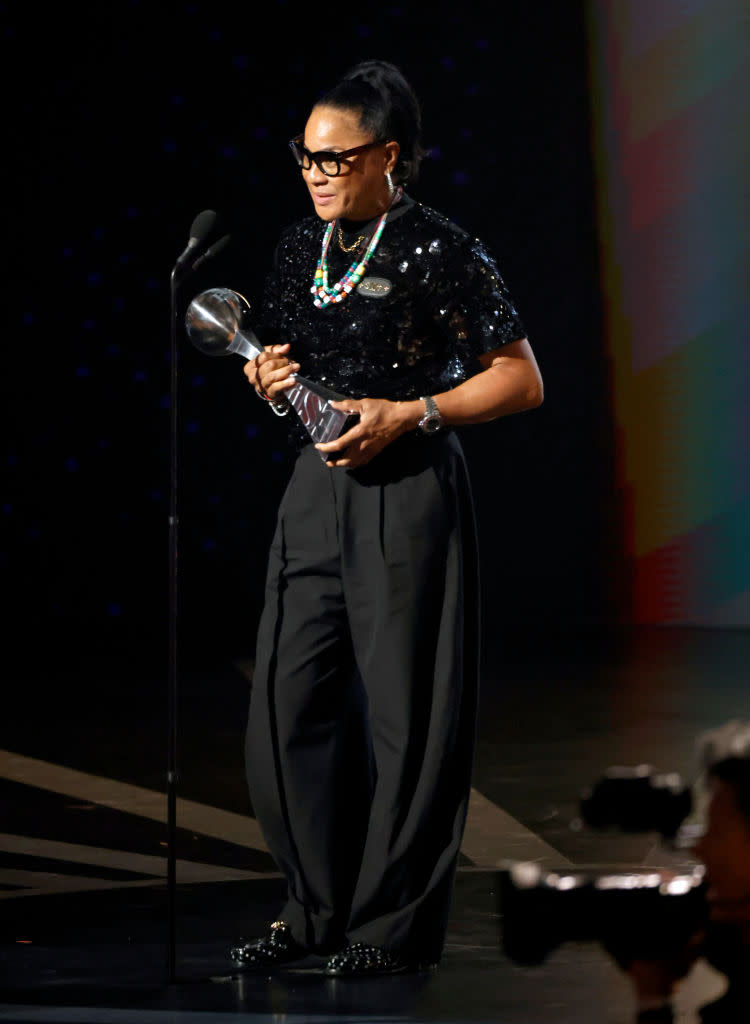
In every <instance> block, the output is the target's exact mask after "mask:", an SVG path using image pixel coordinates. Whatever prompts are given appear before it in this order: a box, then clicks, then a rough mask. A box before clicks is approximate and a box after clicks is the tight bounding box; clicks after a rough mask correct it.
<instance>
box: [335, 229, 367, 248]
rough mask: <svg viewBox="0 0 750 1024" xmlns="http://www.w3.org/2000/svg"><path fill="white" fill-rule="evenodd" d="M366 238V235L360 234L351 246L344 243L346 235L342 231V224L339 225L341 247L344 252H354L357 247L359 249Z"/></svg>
mask: <svg viewBox="0 0 750 1024" xmlns="http://www.w3.org/2000/svg"><path fill="white" fill-rule="evenodd" d="M364 240H365V236H364V235H360V236H359V238H358V239H357V241H356V242H353V243H352V244H351V245H350V246H346V245H344V236H343V235H342V233H341V225H339V249H341V251H342V252H354V250H355V249H358V248H359V246H360V245H362V243H363V242H364Z"/></svg>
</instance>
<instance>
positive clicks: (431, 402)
mask: <svg viewBox="0 0 750 1024" xmlns="http://www.w3.org/2000/svg"><path fill="white" fill-rule="evenodd" d="M420 401H422V402H424V407H425V414H424V416H423V417H422V419H421V420H420V421H419V428H420V430H422V431H423V433H425V434H435V433H437V431H438V430H440V428H441V427H442V425H443V417H442V416H441V415H440V410H439V409H438V407H437V402H436V401H435V399H434V398H433V397H432V395H422V396H421V399H420Z"/></svg>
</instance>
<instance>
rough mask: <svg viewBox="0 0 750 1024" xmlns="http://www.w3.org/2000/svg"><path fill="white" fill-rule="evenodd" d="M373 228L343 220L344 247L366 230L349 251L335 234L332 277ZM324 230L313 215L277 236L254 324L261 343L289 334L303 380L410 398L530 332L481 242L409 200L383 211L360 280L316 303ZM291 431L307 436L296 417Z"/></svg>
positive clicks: (455, 379)
mask: <svg viewBox="0 0 750 1024" xmlns="http://www.w3.org/2000/svg"><path fill="white" fill-rule="evenodd" d="M376 224H377V220H375V221H372V222H369V223H367V224H347V223H344V224H343V225H342V227H343V228H344V232H343V241H344V244H345V245H346V246H347V247H349V246H350V245H351V244H352V243H354V242H356V240H357V238H359V237H360V236H363V237H364V241H363V242H362V244H361V246H360V247H359V248H358V249H357V250H355V251H354V252H350V253H344V252H343V251H342V250H341V248H340V246H339V242H338V232H337V231H336V232H334V236H333V237H332V239H331V243H330V245H329V247H328V282H329V285H333V284H334V283H335V282H336V281H338V280H339V279H340V278H341V277H343V275H344V273H345V272H346V271H347V269H348V268H349V266H350V265H351V263H352V261H353V259H354V257H355V256H357V255H361V253H362V252H363V251H364V249H365V248H366V245H367V242H368V241H369V238H370V237H371V234H372V231H373V230H374V227H375V225H376ZM325 229H326V224H325V223H324V222H323V221H322V220H321V219H320V218H319V217H317V216H314V215H313V216H310V217H307V218H305V219H304V220H302V221H300V222H299V223H297V224H294V225H292V226H291V227H290V228H287V230H286V231H285V232H284V233H283V234H282V237H281V239H280V241H279V243H278V246H277V249H276V254H275V261H274V269H273V271H272V272H271V274H270V275H269V276H268V278H267V281H266V288H265V293H264V298H263V308H262V313H261V319H260V322H259V323H258V324H257V333H258V336H259V337H260V339H261V340H262V342H263V344H265V345H270V344H275V343H282V342H289V344H290V351H289V356H290V358H291V359H294V360H296V361H297V362H298V363H300V373H301V374H303V375H304V376H305V377H307V378H308V379H310V380H314V381H318V382H319V383H321V384H324V385H325V386H326V387H328V388H331V389H332V390H333V391H337V392H339V393H341V394H343V395H347V396H351V397H353V398H365V397H367V398H389V399H392V400H408V399H414V398H419V397H420V396H422V395H432V394H439V393H440V392H441V391H447V390H449V389H450V388H453V387H456V385H458V384H461V383H462V382H463V381H465V380H467V379H468V378H469V377H471V376H473V375H474V374H476V373H478V372H479V371H480V370H481V366H480V364H479V362H478V356H480V355H482V354H483V353H485V352H491V351H493V350H494V349H497V348H500V346H502V345H506V344H508V343H509V342H512V341H517V340H518V339H520V338H523V337H525V335H526V331H525V329H524V326H523V324H522V322H521V320H520V318H519V316H518V313H517V312H516V309H515V307H514V306H513V303H512V301H511V299H510V297H509V295H508V292H507V290H506V287H505V284H504V283H503V280H502V278H501V276H500V273H499V271H498V269H497V266H496V264H495V262H494V260H493V259H492V257H491V256H490V255H489V254H488V252H487V250H486V249H485V248H484V246H483V245H482V244H481V242H480V241H479V240H478V239H476V238H472V237H471V236H470V235H468V234H467V233H466V232H465V231H463V230H462V229H461V228H459V227H458V226H457V225H456V224H453V223H452V222H451V221H449V220H448V219H447V218H446V217H444V216H442V215H441V214H439V213H437V212H435V211H434V210H432V209H430V208H429V207H426V206H423V205H422V204H420V203H416V202H414V201H412V200H411V199H409V198H408V197H406V196H404V197H403V198H402V200H401V202H400V203H399V204H398V206H395V207H394V208H393V209H392V211H391V213H390V214H389V217H388V221H387V223H386V225H385V230H384V231H383V234H382V236H381V239H380V243H379V244H378V247H377V249H376V250H375V253H374V254H373V256H372V258H371V260H370V262H369V264H368V267H367V273H366V274H365V277H364V278H363V280H362V281H361V282H360V285H359V287H358V288H357V289H355V290H354V291H352V292H351V293H350V294H349V295H347V296H346V298H345V299H344V300H343V301H342V302H340V303H331V304H330V305H328V306H327V307H325V308H324V309H318V308H316V307H315V306H314V305H313V298H314V296H313V294H312V292H311V290H310V289H311V287H312V283H313V275H314V273H315V267H316V264H317V261H318V258H319V256H320V250H321V244H322V239H323V234H324V232H325ZM347 229H348V230H347ZM294 419H296V417H295V418H294ZM297 428H298V429H297ZM293 434H294V437H293V441H294V442H295V443H296V445H297V446H301V445H302V444H304V443H305V442H306V441H307V440H309V438H308V437H307V435H306V432H305V431H304V428H302V426H301V424H296V423H295V424H294V429H293Z"/></svg>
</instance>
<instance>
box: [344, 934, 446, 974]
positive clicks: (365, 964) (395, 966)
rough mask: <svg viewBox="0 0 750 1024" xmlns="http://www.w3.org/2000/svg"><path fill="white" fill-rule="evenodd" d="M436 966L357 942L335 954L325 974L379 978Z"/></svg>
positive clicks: (430, 968)
mask: <svg viewBox="0 0 750 1024" xmlns="http://www.w3.org/2000/svg"><path fill="white" fill-rule="evenodd" d="M436 966H437V965H436V964H431V963H421V962H420V961H417V960H411V959H407V958H405V957H400V956H398V955H397V954H396V953H390V952H389V951H388V950H387V949H383V948H382V947H381V946H371V945H370V944H369V943H367V942H355V943H354V944H353V945H351V946H347V947H346V949H342V951H341V952H340V953H334V955H333V956H332V957H331V958H330V959H329V961H328V963H327V964H326V966H325V973H326V974H327V975H328V976H329V977H332V978H365V977H366V978H377V977H380V976H381V975H384V974H407V973H410V972H414V971H428V970H432V968H434V967H436Z"/></svg>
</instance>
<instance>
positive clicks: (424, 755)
mask: <svg viewBox="0 0 750 1024" xmlns="http://www.w3.org/2000/svg"><path fill="white" fill-rule="evenodd" d="M291 145H292V149H293V153H294V155H295V157H296V159H297V161H298V164H299V166H300V169H301V172H302V179H303V181H304V183H305V184H306V186H307V188H308V190H309V192H310V195H311V198H312V201H313V205H314V210H315V214H314V215H313V216H310V217H308V218H306V219H305V220H303V221H301V222H300V223H298V224H296V225H294V226H292V227H291V228H289V229H287V230H286V231H285V232H284V233H283V234H282V236H281V240H280V242H279V245H278V247H277V251H276V259H275V266H274V269H273V272H272V273H271V275H270V276H269V279H268V283H267V289H266V295H265V299H264V312H263V317H262V323H261V324H260V325H259V329H258V333H259V335H260V337H261V340H262V341H263V343H264V345H265V346H266V351H265V352H264V353H263V354H262V355H261V356H259V357H258V358H257V359H256V360H254V361H252V362H249V363H248V364H247V366H246V368H245V372H246V374H247V376H248V378H249V379H250V382H251V383H252V384H253V386H254V387H255V389H256V391H257V392H258V393H259V394H260V396H261V397H262V398H265V399H267V400H269V401H271V402H273V403H274V404H275V405H276V406H277V407H280V408H279V411H281V412H283V411H284V407H283V399H284V391H285V390H286V389H287V388H289V387H291V386H293V384H294V376H293V375H294V374H295V373H296V372H297V371H298V370H300V371H301V372H302V373H303V374H304V375H305V376H306V377H307V378H308V379H311V380H314V381H317V382H319V383H321V384H323V385H325V386H327V387H328V388H331V389H332V390H334V391H337V392H338V393H340V394H343V395H346V396H347V398H346V401H345V402H344V403H340V404H339V408H341V409H348V410H351V411H353V412H354V413H355V414H356V415H357V417H358V419H357V422H356V424H355V426H354V427H352V428H351V429H350V430H348V431H347V432H346V433H345V434H344V435H343V436H342V437H340V438H339V439H338V440H336V441H331V442H329V443H327V444H323V445H313V444H311V443H307V442H309V438H308V437H307V435H306V434H305V432H304V430H303V429H302V427H301V425H300V424H299V423H293V422H292V420H293V414H292V416H290V427H291V429H292V431H293V434H294V436H295V437H296V439H297V441H298V447H299V449H300V451H299V455H298V457H297V460H296V463H295V466H294V469H293V472H292V476H291V480H290V482H289V485H288V488H287V490H286V493H285V495H284V497H283V499H282V502H281V506H280V509H279V517H278V525H277V529H276V534H275V537H274V540H273V544H272V548H271V553H270V559H269V567H268V576H267V584H266V601H265V607H264V611H263V614H262V617H261V622H260V626H259V631H258V641H257V652H256V662H255V675H254V680H253V688H252V697H251V703H250V716H249V724H248V732H247V751H246V754H247V770H248V782H249V786H250V794H251V799H252V803H253V808H254V812H255V814H256V816H257V818H258V821H259V822H260V825H261V827H262V829H263V833H264V835H265V837H266V840H267V842H268V846H269V849H270V850H271V853H272V855H273V857H274V859H275V860H276V862H277V864H278V865H279V868H280V869H281V871H282V872H283V873H284V875H285V876H286V879H287V882H288V899H287V902H286V905H285V906H284V908H283V909H282V910H281V911H280V913H279V919H278V920H277V921H275V922H274V923H273V924H272V925H271V928H270V930H269V932H268V934H267V935H265V936H264V937H263V938H260V939H258V940H256V941H254V942H250V943H246V944H244V945H239V946H237V947H236V948H234V949H233V950H232V957H233V958H234V959H235V960H237V961H239V962H241V963H243V964H246V965H248V966H253V967H259V968H263V969H268V968H269V967H274V966H280V965H284V964H289V963H293V962H294V961H296V960H299V959H301V958H303V957H305V956H306V955H307V954H308V953H318V954H323V955H325V956H327V957H328V958H329V959H328V962H327V966H326V968H325V969H326V972H327V973H328V974H331V975H334V976H342V975H361V974H366V975H379V974H387V973H393V972H396V971H404V970H414V969H418V968H420V967H422V966H425V965H429V964H435V963H437V962H438V960H439V959H440V956H441V952H442V947H443V942H444V938H445V931H446V926H447V918H448V910H449V905H450V897H451V891H452V886H453V878H454V872H455V866H456V862H457V858H458V854H459V849H460V844H461V836H462V832H463V828H464V822H465V818H466V810H467V805H468V798H469V789H470V778H471V765H472V755H473V746H474V733H475V716H476V707H477V686H478V663H479V648H478V644H479V607H478V560H477V552H476V538H475V525H474V514H473V508H472V499H471V492H470V487H469V481H468V478H467V473H466V466H465V463H464V459H463V455H462V451H461V447H460V445H459V442H458V440H457V438H456V436H455V433H454V432H453V429H452V428H453V427H454V426H461V425H463V424H469V423H480V422H484V421H488V420H492V419H494V418H496V417H498V416H505V415H508V414H510V413H516V412H520V411H522V410H524V409H529V408H533V407H534V406H537V405H539V404H540V402H541V400H542V383H541V377H540V374H539V370H538V368H537V365H536V362H535V360H534V356H533V353H532V351H531V348H530V345H529V342H528V340H527V339H526V336H525V333H526V332H525V330H524V328H523V325H522V323H521V321H520V319H519V317H518V314H517V313H516V310H515V308H514V307H513V305H512V302H511V300H510V298H509V296H508V293H507V290H506V288H505V285H504V284H503V281H502V279H501V277H500V275H499V273H498V270H497V267H496V266H495V264H494V262H493V260H492V258H491V257H490V256H489V255H488V253H487V251H486V250H485V248H484V247H483V245H482V244H481V243H480V242H479V241H478V240H477V239H475V238H472V237H470V236H469V235H467V234H466V233H465V232H464V231H463V230H461V229H460V228H458V227H457V226H456V225H455V224H453V223H451V222H450V221H448V220H447V219H446V218H445V217H443V216H442V215H440V214H438V213H436V212H435V211H433V210H431V209H429V208H427V207H424V206H422V205H421V204H419V203H418V202H416V201H414V200H413V199H412V198H411V197H410V196H408V195H407V194H406V192H405V190H404V189H405V186H406V184H407V182H409V183H412V182H413V181H414V180H415V178H416V175H417V170H418V167H419V162H420V160H421V158H422V156H423V150H422V148H421V144H420V110H419V105H418V102H417V100H416V98H415V96H414V93H413V91H412V89H411V87H410V86H409V84H408V83H407V82H406V81H405V79H404V78H403V76H402V74H401V73H400V72H399V71H398V69H396V68H395V67H393V66H392V65H390V64H387V63H385V62H382V61H367V62H364V63H363V64H360V65H357V66H356V67H355V68H353V69H352V70H351V71H350V72H349V73H348V74H347V75H346V76H345V77H344V78H343V79H342V80H341V81H340V82H339V83H338V84H337V85H335V86H334V87H333V88H332V89H331V90H330V91H329V92H327V93H326V94H325V95H324V96H322V97H321V98H320V99H319V100H318V101H317V102H316V104H315V106H314V107H313V109H312V112H311V114H310V116H309V119H308V121H307V124H306V126H305V131H304V134H303V135H301V136H299V137H298V138H297V139H295V140H294V141H293V142H292V144H291ZM489 471H490V472H494V470H493V469H490V470H489Z"/></svg>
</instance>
